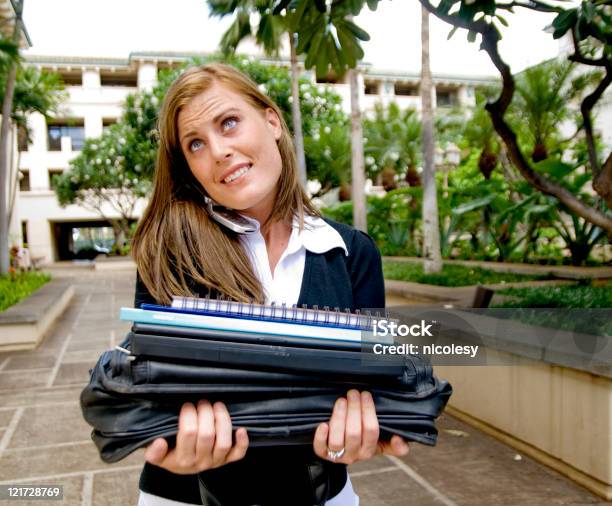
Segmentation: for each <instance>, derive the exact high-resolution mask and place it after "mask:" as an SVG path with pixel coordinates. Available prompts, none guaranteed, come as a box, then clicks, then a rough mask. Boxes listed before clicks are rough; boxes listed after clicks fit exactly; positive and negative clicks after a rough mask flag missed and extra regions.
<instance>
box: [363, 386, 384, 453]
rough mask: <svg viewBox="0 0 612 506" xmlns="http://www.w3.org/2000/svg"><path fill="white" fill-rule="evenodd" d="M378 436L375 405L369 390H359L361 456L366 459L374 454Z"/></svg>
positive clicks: (378, 429)
mask: <svg viewBox="0 0 612 506" xmlns="http://www.w3.org/2000/svg"><path fill="white" fill-rule="evenodd" d="M379 436H380V428H379V425H378V417H377V416H376V406H375V405H374V399H373V398H372V394H370V392H361V453H362V455H361V457H362V458H364V459H368V458H370V457H373V456H374V455H375V454H376V443H377V442H378V438H379Z"/></svg>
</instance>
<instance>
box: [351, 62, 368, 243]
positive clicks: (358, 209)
mask: <svg viewBox="0 0 612 506" xmlns="http://www.w3.org/2000/svg"><path fill="white" fill-rule="evenodd" d="M358 73H359V71H358V70H357V69H356V68H354V69H350V70H349V79H350V84H351V173H352V178H353V184H352V192H351V193H352V198H353V226H354V227H355V228H356V229H358V230H361V231H363V232H367V231H368V222H367V216H366V198H365V163H364V157H363V131H362V128H361V109H360V107H359V75H358Z"/></svg>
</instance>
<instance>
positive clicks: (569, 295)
mask: <svg viewBox="0 0 612 506" xmlns="http://www.w3.org/2000/svg"><path fill="white" fill-rule="evenodd" d="M497 293H498V294H499V295H504V296H505V297H507V298H506V299H505V300H504V302H502V303H501V304H498V305H496V306H495V307H506V308H514V307H530V308H542V307H545V308H573V309H596V308H612V282H609V283H607V284H606V285H603V286H590V285H570V286H567V285H563V286H539V287H533V288H505V289H503V290H499V291H498V292H497Z"/></svg>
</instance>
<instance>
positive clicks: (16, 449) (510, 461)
mask: <svg viewBox="0 0 612 506" xmlns="http://www.w3.org/2000/svg"><path fill="white" fill-rule="evenodd" d="M56 275H75V276H77V277H76V278H75V285H76V295H75V297H74V299H73V301H72V304H71V305H70V307H69V309H68V310H67V311H66V312H65V313H64V315H63V316H62V318H61V320H60V321H59V322H58V324H57V325H56V326H55V328H54V329H53V331H52V333H51V334H50V335H49V336H47V338H46V339H45V341H44V342H43V344H42V345H41V346H40V347H39V348H38V349H37V350H34V351H29V352H13V353H3V354H2V353H0V485H6V484H39V485H42V484H45V485H49V484H55V485H63V487H64V500H63V501H61V502H50V501H33V502H31V503H30V502H22V501H20V502H18V503H15V502H10V503H9V502H8V501H0V504H7V505H8V504H20V505H27V504H32V506H40V505H42V504H49V505H54V504H55V505H58V504H61V505H62V506H73V505H74V506H90V505H94V506H106V505H108V506H123V505H125V506H129V505H135V504H136V497H137V483H138V475H139V470H140V467H141V465H142V462H143V458H142V452H136V453H135V454H132V455H131V456H130V457H128V458H126V459H125V460H123V461H121V462H119V463H117V464H113V465H108V464H104V463H103V462H102V461H101V460H100V459H99V457H98V454H97V451H96V449H95V447H94V445H93V443H92V442H91V440H90V438H89V433H90V428H89V426H88V425H87V424H86V423H85V422H84V421H83V419H82V417H81V413H80V408H79V400H78V399H79V393H80V391H81V389H82V388H83V386H84V385H85V384H86V382H87V381H88V370H89V369H90V368H91V367H92V365H93V364H94V363H95V361H96V359H97V358H98V356H99V354H100V353H101V352H102V351H103V350H105V349H107V348H109V347H112V346H114V345H115V344H116V343H117V342H118V341H120V340H121V339H122V338H123V336H124V335H125V333H126V331H127V330H128V326H129V325H128V324H125V323H123V322H120V321H119V320H118V312H119V308H120V307H121V306H124V305H127V306H129V305H131V304H132V301H133V290H134V271H132V270H126V271H104V272H95V271H89V270H84V269H83V270H77V271H74V270H73V271H70V270H64V271H63V273H60V271H57V272H56ZM438 425H439V428H440V438H439V444H438V446H437V447H435V448H429V447H424V446H420V445H417V444H414V445H412V447H411V452H410V454H409V455H408V456H407V457H405V458H401V459H396V458H387V457H377V458H375V459H373V460H371V461H369V462H365V463H358V464H355V465H353V466H351V469H350V472H351V479H352V481H353V484H354V487H355V489H356V491H357V493H358V494H359V495H360V497H361V505H362V506H400V505H402V506H403V505H410V506H414V505H418V506H421V505H423V506H429V505H431V506H434V505H438V506H439V505H440V504H444V505H454V504H457V505H483V506H484V505H487V506H491V505H502V504H503V505H516V504H528V505H543V506H544V505H545V506H550V505H553V504H554V505H570V504H572V505H576V504H607V503H604V502H603V501H601V500H600V499H598V498H597V497H596V496H594V495H592V494H590V493H589V492H587V491H586V490H584V489H582V488H581V487H579V486H577V485H575V484H574V483H572V482H571V481H569V480H567V479H565V478H563V477H561V476H560V475H558V474H556V473H555V472H553V471H550V470H549V469H547V468H546V467H544V466H542V465H540V464H537V463H535V462H534V461H532V460H531V459H529V458H526V457H522V458H520V457H519V458H517V454H516V452H515V451H514V450H513V449H512V448H509V447H507V446H505V445H503V444H501V443H499V442H498V441H496V440H495V439H493V438H491V437H489V436H487V435H485V434H483V433H481V432H479V431H477V430H475V429H473V428H471V427H469V426H467V425H465V424H463V423H461V422H459V421H458V420H456V419H454V418H452V417H450V416H448V415H444V416H442V418H441V419H440V421H439V424H438ZM230 506H231V505H230ZM288 506H290V504H288Z"/></svg>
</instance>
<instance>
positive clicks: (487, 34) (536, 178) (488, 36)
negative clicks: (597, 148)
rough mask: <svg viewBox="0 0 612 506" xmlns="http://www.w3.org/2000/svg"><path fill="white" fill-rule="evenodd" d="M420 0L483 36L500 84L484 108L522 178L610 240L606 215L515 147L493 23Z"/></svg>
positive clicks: (506, 74) (508, 85) (505, 70)
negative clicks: (539, 169) (539, 170)
mask: <svg viewBox="0 0 612 506" xmlns="http://www.w3.org/2000/svg"><path fill="white" fill-rule="evenodd" d="M420 2H421V4H422V5H423V6H424V7H425V8H426V9H427V10H428V11H429V12H431V13H433V14H434V15H435V16H437V17H438V18H440V19H442V20H443V21H446V22H447V23H450V24H451V25H453V26H459V27H461V28H465V29H467V30H471V31H473V32H477V33H479V34H480V35H481V36H482V43H481V49H484V50H485V51H486V52H487V54H488V55H489V58H490V59H491V61H492V62H493V64H494V65H495V67H496V68H497V70H498V71H499V73H500V74H501V77H502V84H503V86H502V90H501V93H500V95H499V97H498V98H497V100H496V101H495V102H489V103H487V105H486V106H485V108H486V110H487V111H488V112H489V115H490V116H491V120H492V122H493V126H494V127H495V131H496V132H497V134H498V135H499V136H500V137H501V139H502V140H503V142H504V144H505V145H506V147H507V149H508V155H509V157H510V160H511V161H512V163H513V164H514V165H515V166H516V167H517V169H518V170H519V171H520V172H521V174H522V175H523V177H524V178H525V180H526V181H527V182H528V183H529V184H531V185H532V186H533V187H534V188H536V189H538V190H539V191H541V192H543V193H545V194H548V195H552V196H553V197H555V198H556V199H557V200H559V201H560V202H561V203H562V204H563V205H564V206H565V207H566V208H567V209H569V210H570V211H572V212H573V213H575V214H576V215H578V216H581V217H582V218H584V219H585V220H587V221H589V222H591V223H593V224H595V225H597V226H598V227H601V228H602V229H604V230H605V231H606V233H607V234H608V237H609V238H610V240H612V217H610V216H607V215H606V214H605V213H603V212H601V211H599V210H598V209H595V208H593V207H591V206H589V205H587V204H585V203H584V202H582V201H581V200H580V199H578V198H577V197H576V196H575V195H574V194H572V193H571V192H570V191H568V190H567V189H566V188H564V187H563V186H561V185H560V184H558V183H556V182H554V181H551V180H549V179H547V178H546V177H545V176H544V175H542V174H540V173H537V172H535V171H534V170H533V168H532V167H531V165H530V164H529V162H528V161H527V160H526V158H525V157H524V156H523V153H522V152H521V150H520V148H519V146H518V141H517V138H516V133H515V132H514V131H513V130H512V128H510V126H509V125H508V124H507V123H506V121H505V120H504V114H505V112H506V110H507V108H508V106H509V105H510V102H511V101H512V97H513V95H514V88H515V83H514V78H513V77H512V73H511V71H510V67H509V66H508V64H507V63H506V62H504V61H503V59H502V58H501V55H500V54H499V49H498V43H499V40H500V35H499V32H498V31H497V29H496V28H495V27H494V26H493V25H491V24H488V23H486V22H484V21H483V20H482V19H481V20H478V21H466V20H465V19H461V18H459V17H458V16H454V15H451V14H442V13H440V12H438V10H437V9H436V8H435V7H434V6H433V5H432V4H431V2H430V1H429V0H420Z"/></svg>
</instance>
